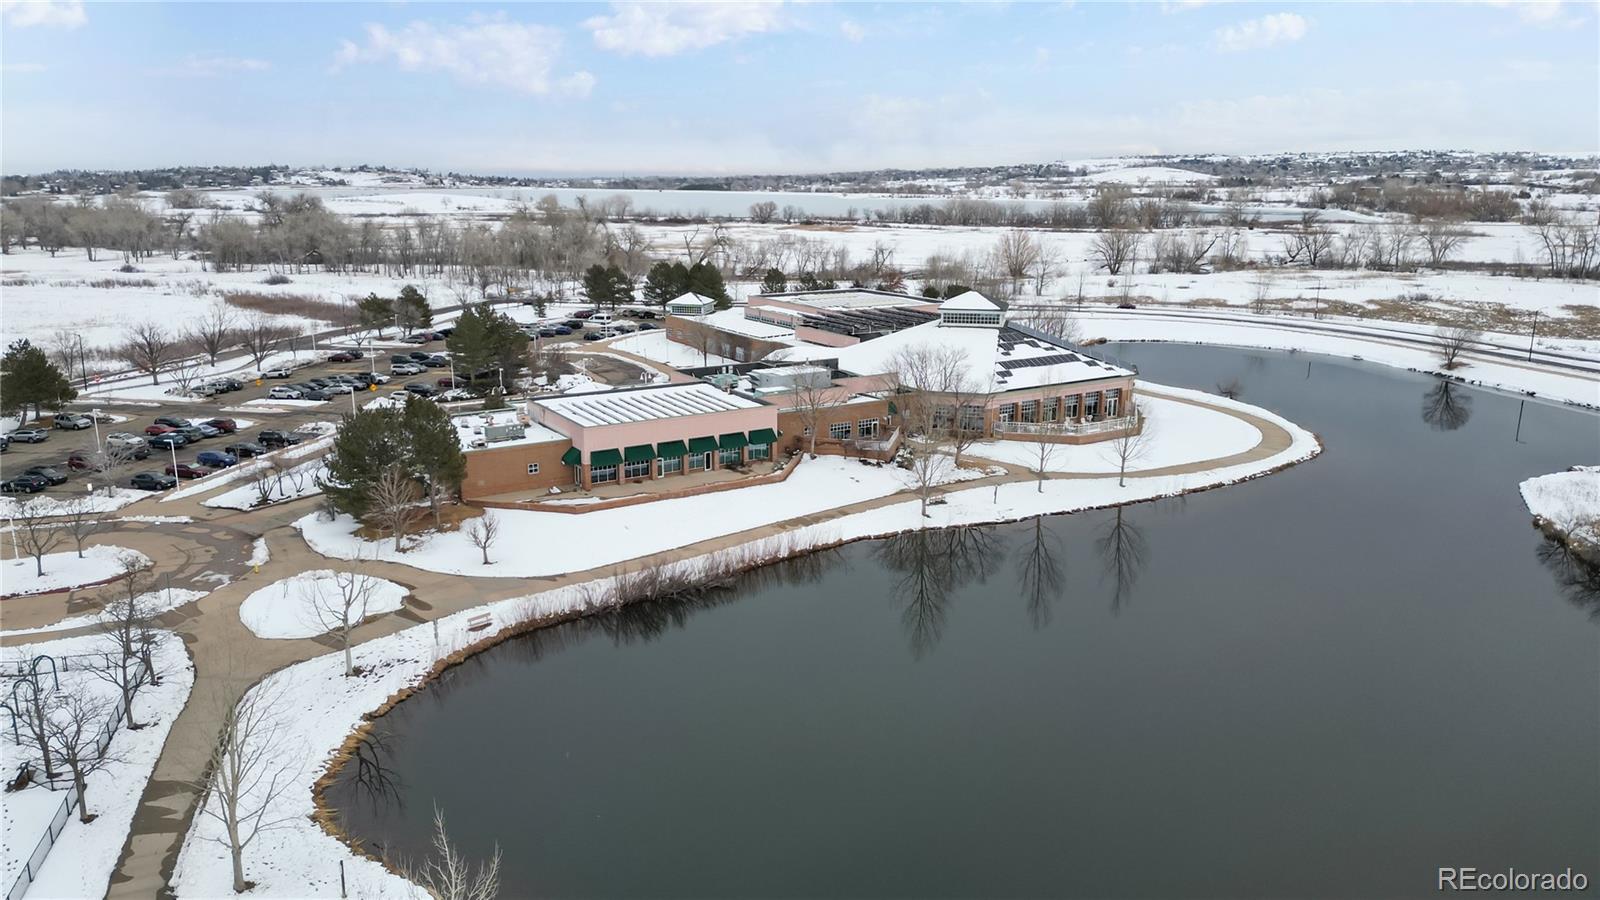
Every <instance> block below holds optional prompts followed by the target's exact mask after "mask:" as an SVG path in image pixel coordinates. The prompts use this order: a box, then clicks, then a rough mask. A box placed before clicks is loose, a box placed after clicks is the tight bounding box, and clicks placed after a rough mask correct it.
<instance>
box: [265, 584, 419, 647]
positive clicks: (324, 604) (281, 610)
mask: <svg viewBox="0 0 1600 900" xmlns="http://www.w3.org/2000/svg"><path fill="white" fill-rule="evenodd" d="M344 577H345V578H346V579H347V580H346V581H345V582H341V581H340V577H339V576H337V575H335V573H334V572H333V570H331V569H314V570H312V571H309V572H301V573H299V574H297V575H295V576H294V577H292V578H285V579H282V580H281V581H274V582H273V583H271V584H269V585H267V586H266V587H264V588H261V589H260V590H258V591H255V592H254V593H252V594H251V595H250V596H248V597H246V598H244V603H243V604H241V605H240V606H239V620H240V621H242V622H244V625H245V627H246V628H248V629H250V631H251V632H253V633H254V634H255V636H256V637H261V638H308V637H316V636H317V635H319V634H323V633H324V632H327V631H330V630H332V628H334V627H336V626H337V623H338V622H339V620H340V618H341V615H342V613H341V610H342V609H343V608H344V600H345V599H346V598H345V597H344V592H345V591H346V590H348V591H349V599H350V601H351V604H350V610H351V612H350V616H351V619H352V620H357V621H359V620H360V619H364V618H366V617H368V616H377V615H382V614H384V613H389V612H394V611H395V610H397V609H399V608H400V605H401V603H402V602H404V600H405V597H406V589H405V588H404V587H401V586H400V585H398V584H395V583H394V582H392V581H385V580H384V579H382V578H375V577H373V576H371V575H356V574H352V575H347V576H344Z"/></svg>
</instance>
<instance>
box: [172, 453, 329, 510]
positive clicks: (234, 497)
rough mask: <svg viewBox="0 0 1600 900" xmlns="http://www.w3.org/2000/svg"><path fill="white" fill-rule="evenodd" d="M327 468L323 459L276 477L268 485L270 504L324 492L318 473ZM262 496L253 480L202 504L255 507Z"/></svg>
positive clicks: (226, 507) (259, 503)
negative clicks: (320, 485)
mask: <svg viewBox="0 0 1600 900" xmlns="http://www.w3.org/2000/svg"><path fill="white" fill-rule="evenodd" d="M325 468H326V465H325V464H324V463H323V462H322V460H320V459H319V460H313V461H311V462H308V463H303V464H301V465H298V466H295V467H293V468H291V469H289V470H287V471H285V472H284V473H283V475H282V476H281V477H278V478H275V479H273V481H272V483H271V484H268V485H266V498H267V503H269V504H271V503H285V502H288V501H290V500H298V499H300V498H301V497H313V496H316V495H317V494H320V493H322V488H320V487H318V486H317V476H318V475H320V474H321V473H322V471H323V470H324V469H325ZM261 499H262V491H261V490H260V489H258V488H257V487H256V485H255V483H254V479H252V481H251V483H250V484H246V485H243V486H241V487H236V488H232V489H230V490H226V491H223V492H222V493H220V494H217V495H216V496H214V497H207V498H205V499H204V500H201V501H200V505H201V506H210V507H214V508H217V509H254V508H256V507H257V506H260V505H261Z"/></svg>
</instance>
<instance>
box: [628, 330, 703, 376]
mask: <svg viewBox="0 0 1600 900" xmlns="http://www.w3.org/2000/svg"><path fill="white" fill-rule="evenodd" d="M606 343H607V344H608V345H610V346H612V347H615V348H617V349H618V350H626V351H628V352H629V353H634V354H638V355H639V356H642V357H644V358H645V359H653V360H655V361H656V362H659V363H666V364H667V365H669V366H674V367H677V368H680V369H681V368H694V367H697V366H731V365H733V364H734V362H735V361H734V360H731V359H728V358H727V357H724V356H718V355H717V354H715V353H705V354H702V353H701V352H700V351H699V350H697V349H695V348H693V347H690V346H689V345H687V344H680V343H678V342H677V341H672V340H668V339H667V333H666V332H665V331H662V330H659V329H656V330H652V331H641V332H638V333H637V334H630V335H625V336H623V337H619V338H615V339H612V340H610V341H607V342H606Z"/></svg>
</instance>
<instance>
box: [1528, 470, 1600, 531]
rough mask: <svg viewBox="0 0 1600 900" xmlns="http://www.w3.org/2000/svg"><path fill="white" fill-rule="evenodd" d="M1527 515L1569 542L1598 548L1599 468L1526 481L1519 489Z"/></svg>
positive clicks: (1599, 519) (1599, 513)
mask: <svg viewBox="0 0 1600 900" xmlns="http://www.w3.org/2000/svg"><path fill="white" fill-rule="evenodd" d="M1521 488H1522V501H1523V502H1524V503H1526V504H1527V505H1528V512H1530V513H1533V514H1534V515H1535V516H1538V517H1539V518H1541V519H1544V520H1545V521H1547V522H1549V523H1550V524H1551V525H1553V526H1555V527H1556V528H1558V529H1560V530H1561V531H1562V532H1564V533H1566V535H1567V536H1568V538H1569V539H1570V540H1573V541H1581V542H1584V543H1588V544H1592V545H1594V546H1597V547H1600V466H1574V467H1573V468H1572V469H1571V470H1570V471H1567V472H1556V473H1554V474H1551V475H1540V476H1538V477H1537V478H1529V479H1528V480H1527V481H1524V482H1523V483H1522V485H1521Z"/></svg>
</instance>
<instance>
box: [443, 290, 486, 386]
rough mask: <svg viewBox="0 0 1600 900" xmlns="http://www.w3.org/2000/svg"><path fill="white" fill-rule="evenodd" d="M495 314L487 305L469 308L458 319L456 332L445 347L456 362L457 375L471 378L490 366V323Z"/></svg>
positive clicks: (446, 340)
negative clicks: (475, 373)
mask: <svg viewBox="0 0 1600 900" xmlns="http://www.w3.org/2000/svg"><path fill="white" fill-rule="evenodd" d="M493 315H494V313H493V312H491V311H490V310H489V307H488V306H487V305H486V304H482V303H479V304H476V305H473V306H469V307H467V308H466V309H465V310H463V311H462V313H461V315H460V317H458V318H457V319H456V325H455V330H454V331H452V332H451V333H450V336H449V337H447V338H445V341H444V345H445V347H446V348H448V349H449V350H450V356H451V357H452V358H453V359H454V360H455V364H456V373H457V374H459V375H465V376H468V377H470V376H471V375H472V373H473V372H476V371H478V370H479V369H482V368H484V367H486V366H487V365H488V364H489V354H490V348H489V323H488V319H489V318H490V317H491V316H493Z"/></svg>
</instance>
